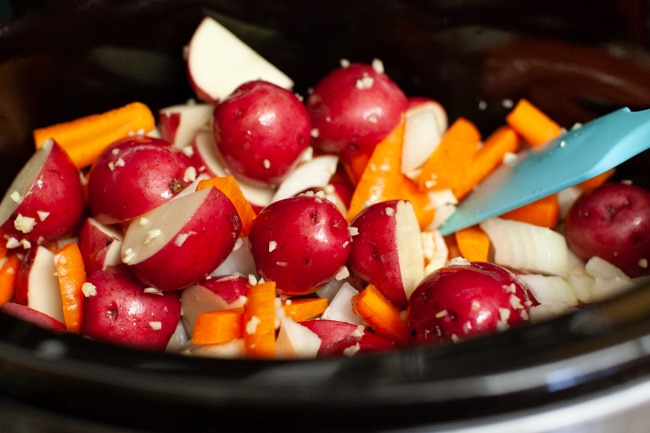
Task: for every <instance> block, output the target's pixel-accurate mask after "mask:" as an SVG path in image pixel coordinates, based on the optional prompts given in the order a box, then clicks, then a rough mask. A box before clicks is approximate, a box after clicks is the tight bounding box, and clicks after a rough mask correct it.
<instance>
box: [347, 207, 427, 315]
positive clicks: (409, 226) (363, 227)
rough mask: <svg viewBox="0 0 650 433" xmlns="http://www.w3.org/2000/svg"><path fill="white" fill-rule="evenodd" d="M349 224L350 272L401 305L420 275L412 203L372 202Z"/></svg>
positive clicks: (418, 240)
mask: <svg viewBox="0 0 650 433" xmlns="http://www.w3.org/2000/svg"><path fill="white" fill-rule="evenodd" d="M350 228H351V230H353V236H352V248H351V249H350V258H349V260H348V267H349V269H350V272H351V273H352V274H353V275H356V276H357V277H359V278H361V279H362V280H364V281H366V282H369V283H372V284H373V285H374V286H375V287H377V289H378V290H379V291H380V292H381V293H382V294H383V295H384V296H385V297H386V298H387V299H388V300H389V301H390V302H392V303H393V304H394V305H395V306H397V307H398V308H400V309H405V308H406V305H407V300H408V297H409V296H410V295H411V293H412V292H413V290H415V287H416V286H417V285H418V283H419V282H420V281H421V280H422V278H423V277H424V264H425V261H424V251H423V248H422V237H421V232H420V226H419V224H418V221H417V217H416V216H415V211H414V209H413V206H412V205H411V204H410V203H409V202H408V201H405V200H391V201H385V202H379V203H376V204H373V205H371V206H369V207H367V208H365V209H364V210H363V211H361V212H360V213H359V214H358V215H357V216H356V217H355V218H354V219H353V220H352V222H350Z"/></svg>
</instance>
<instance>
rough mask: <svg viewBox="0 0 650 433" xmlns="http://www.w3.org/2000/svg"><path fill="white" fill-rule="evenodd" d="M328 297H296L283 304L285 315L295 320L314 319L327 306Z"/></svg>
mask: <svg viewBox="0 0 650 433" xmlns="http://www.w3.org/2000/svg"><path fill="white" fill-rule="evenodd" d="M327 304H328V302H327V298H294V299H288V300H286V301H285V302H284V303H283V304H282V309H283V310H284V315H285V316H287V317H288V318H289V319H291V320H293V321H294V322H302V321H303V320H308V319H313V318H315V317H317V316H320V315H321V314H323V312H324V311H325V309H326V308H327Z"/></svg>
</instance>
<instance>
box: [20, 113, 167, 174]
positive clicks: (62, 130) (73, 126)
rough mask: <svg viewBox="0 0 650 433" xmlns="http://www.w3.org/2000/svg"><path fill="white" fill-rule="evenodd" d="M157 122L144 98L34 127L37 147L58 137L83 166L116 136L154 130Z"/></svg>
mask: <svg viewBox="0 0 650 433" xmlns="http://www.w3.org/2000/svg"><path fill="white" fill-rule="evenodd" d="M155 122H156V121H155V118H154V115H153V113H152V112H151V110H150V109H149V107H147V106H146V105H145V104H143V103H141V102H132V103H130V104H127V105H125V106H123V107H119V108H116V109H113V110H110V111H106V112H104V113H100V114H92V115H89V116H84V117H80V118H78V119H75V120H71V121H69V122H64V123H58V124H56V125H51V126H46V127H43V128H38V129H35V130H34V132H33V136H34V143H35V144H36V148H37V149H38V148H40V147H41V145H42V144H43V142H44V141H45V140H48V139H51V138H52V139H54V140H56V142H57V143H59V144H60V145H61V146H62V147H63V148H64V149H65V151H66V152H67V153H68V155H70V157H71V158H72V160H73V161H74V163H75V164H76V166H77V167H78V168H83V167H86V166H89V165H91V164H92V163H93V161H95V159H97V157H98V156H99V154H100V153H101V152H102V151H103V150H104V148H106V147H107V146H108V145H109V144H111V143H112V142H114V141H115V140H118V139H120V138H124V137H126V136H128V135H129V134H131V133H137V132H139V131H143V132H145V133H146V132H149V131H152V130H153V129H154V128H155V126H156V123H155Z"/></svg>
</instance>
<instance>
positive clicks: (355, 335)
mask: <svg viewBox="0 0 650 433" xmlns="http://www.w3.org/2000/svg"><path fill="white" fill-rule="evenodd" d="M300 324H301V325H303V326H305V327H307V328H308V329H309V330H310V331H312V332H313V333H315V334H316V335H317V336H318V337H319V338H320V339H321V345H320V348H319V349H318V356H334V355H347V356H353V355H356V354H359V353H367V352H386V351H390V350H395V345H394V344H393V343H392V342H391V341H389V340H387V339H386V338H384V337H380V336H379V335H376V334H373V333H372V332H369V331H367V330H366V329H365V327H364V326H361V325H355V324H353V323H348V322H339V321H337V320H323V319H313V320H306V321H304V322H300Z"/></svg>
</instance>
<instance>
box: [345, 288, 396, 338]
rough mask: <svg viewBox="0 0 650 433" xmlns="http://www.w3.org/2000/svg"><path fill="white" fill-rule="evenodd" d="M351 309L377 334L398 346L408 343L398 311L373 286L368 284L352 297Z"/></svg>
mask: <svg viewBox="0 0 650 433" xmlns="http://www.w3.org/2000/svg"><path fill="white" fill-rule="evenodd" d="M352 307H353V308H354V311H355V312H356V313H357V314H358V315H359V316H361V317H362V318H363V320H364V321H365V322H366V323H367V324H368V326H370V327H371V328H372V329H374V330H375V332H376V333H377V334H379V335H381V336H384V337H386V338H388V339H390V340H391V341H393V342H395V343H397V344H400V345H406V344H407V343H408V329H407V327H406V322H405V321H404V320H403V319H402V317H401V315H400V311H399V310H398V309H397V307H395V306H394V305H393V304H391V303H390V301H388V300H387V299H386V298H385V297H384V295H382V294H381V292H379V290H377V288H376V287H375V286H374V285H372V284H368V285H367V286H366V287H365V289H363V290H362V291H361V292H359V293H358V294H356V295H354V296H353V297H352Z"/></svg>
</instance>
